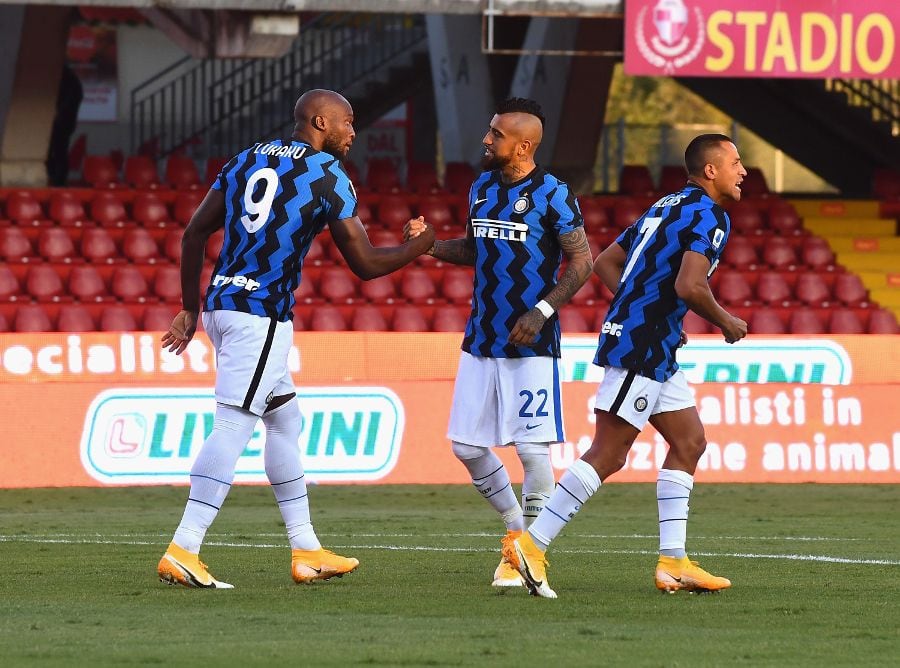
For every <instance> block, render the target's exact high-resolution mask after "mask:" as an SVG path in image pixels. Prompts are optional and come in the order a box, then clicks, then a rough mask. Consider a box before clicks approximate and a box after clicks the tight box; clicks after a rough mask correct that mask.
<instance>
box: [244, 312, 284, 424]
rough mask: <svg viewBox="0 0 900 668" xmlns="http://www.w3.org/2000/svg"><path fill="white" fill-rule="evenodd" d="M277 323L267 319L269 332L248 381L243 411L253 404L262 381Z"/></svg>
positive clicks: (272, 319)
mask: <svg viewBox="0 0 900 668" xmlns="http://www.w3.org/2000/svg"><path fill="white" fill-rule="evenodd" d="M277 325H278V321H277V320H275V318H269V331H268V332H266V341H265V343H263V347H262V352H260V354H259V362H257V363H256V371H255V372H254V373H253V380H251V381H250V389H248V390H247V396H246V397H244V404H243V405H242V406H241V408H243V409H244V410H245V411H249V410H250V406H251V405H252V404H253V397H254V396H256V391H257V390H258V389H259V384H260V382H261V381H262V375H263V370H264V369H265V368H266V362H267V361H268V359H269V351H271V350H272V341H273V340H274V339H275V327H276V326H277Z"/></svg>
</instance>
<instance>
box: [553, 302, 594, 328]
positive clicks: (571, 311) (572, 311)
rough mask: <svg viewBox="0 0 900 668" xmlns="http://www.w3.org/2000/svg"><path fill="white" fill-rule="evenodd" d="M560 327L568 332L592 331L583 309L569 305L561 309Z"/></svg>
mask: <svg viewBox="0 0 900 668" xmlns="http://www.w3.org/2000/svg"><path fill="white" fill-rule="evenodd" d="M559 327H560V329H561V330H562V331H563V332H565V333H566V334H584V333H587V332H590V331H592V328H591V326H590V325H588V323H587V320H585V318H584V316H583V315H581V311H579V310H578V309H577V308H574V307H572V306H568V305H567V306H564V307H562V308H561V309H560V310H559Z"/></svg>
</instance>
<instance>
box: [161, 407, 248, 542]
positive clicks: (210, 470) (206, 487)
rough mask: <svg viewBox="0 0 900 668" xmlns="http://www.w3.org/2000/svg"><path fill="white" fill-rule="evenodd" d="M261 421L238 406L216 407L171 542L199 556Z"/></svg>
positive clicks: (193, 467)
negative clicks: (243, 454) (235, 469)
mask: <svg viewBox="0 0 900 668" xmlns="http://www.w3.org/2000/svg"><path fill="white" fill-rule="evenodd" d="M258 420H259V418H258V417H257V416H256V415H253V413H250V412H248V411H245V410H243V409H241V408H238V407H237V406H226V405H225V404H216V417H215V419H214V421H213V428H212V431H211V432H210V434H209V436H208V437H207V439H206V440H205V441H204V442H203V447H201V448H200V453H199V454H198V455H197V459H196V460H195V461H194V465H193V466H192V467H191V491H190V493H189V495H188V500H187V504H185V507H184V515H183V516H182V518H181V523H180V524H179V525H178V529H176V530H175V536H174V537H173V538H172V542H173V543H175V544H176V545H178V546H179V547H181V548H183V549H185V550H187V551H188V552H192V553H194V554H198V553H199V552H200V545H201V544H202V543H203V538H204V537H205V536H206V530H207V529H209V526H210V525H211V524H212V523H213V520H214V519H216V515H217V514H218V513H219V509H220V508H221V507H222V503H223V502H224V501H225V497H226V496H228V491H229V490H230V489H231V481H232V480H234V467H235V466H236V465H237V460H238V457H240V456H241V453H242V452H243V451H244V448H246V447H247V443H249V442H250V437H251V436H253V430H254V429H255V428H256V423H257V421H258Z"/></svg>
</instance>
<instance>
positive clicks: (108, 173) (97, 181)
mask: <svg viewBox="0 0 900 668" xmlns="http://www.w3.org/2000/svg"><path fill="white" fill-rule="evenodd" d="M81 176H82V179H84V181H85V182H86V183H87V184H88V185H89V186H91V187H92V188H106V187H108V186H110V185H114V184H116V183H118V181H119V169H118V168H117V167H116V163H115V162H113V159H112V158H111V157H110V156H108V155H86V156H84V164H83V166H82V168H81Z"/></svg>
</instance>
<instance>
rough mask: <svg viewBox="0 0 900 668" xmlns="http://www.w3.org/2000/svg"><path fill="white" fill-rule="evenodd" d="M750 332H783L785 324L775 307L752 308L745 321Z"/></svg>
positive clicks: (785, 327) (785, 329) (785, 330)
mask: <svg viewBox="0 0 900 668" xmlns="http://www.w3.org/2000/svg"><path fill="white" fill-rule="evenodd" d="M747 331H748V332H749V333H750V334H784V333H785V332H787V326H786V323H785V321H784V319H783V318H782V317H781V315H780V314H779V312H778V310H777V309H773V308H766V307H760V308H754V309H753V312H752V314H751V315H750V316H749V320H748V321H747Z"/></svg>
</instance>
